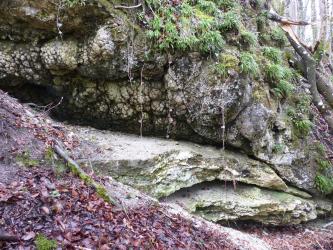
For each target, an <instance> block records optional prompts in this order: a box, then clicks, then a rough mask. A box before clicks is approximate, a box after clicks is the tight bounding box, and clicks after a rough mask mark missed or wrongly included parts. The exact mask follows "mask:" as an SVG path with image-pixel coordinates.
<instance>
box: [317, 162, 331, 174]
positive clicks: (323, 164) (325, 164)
mask: <svg viewBox="0 0 333 250" xmlns="http://www.w3.org/2000/svg"><path fill="white" fill-rule="evenodd" d="M317 163H318V166H319V168H318V170H319V171H320V172H325V171H326V170H329V169H331V168H332V164H331V163H330V162H329V161H327V160H322V159H317Z"/></svg>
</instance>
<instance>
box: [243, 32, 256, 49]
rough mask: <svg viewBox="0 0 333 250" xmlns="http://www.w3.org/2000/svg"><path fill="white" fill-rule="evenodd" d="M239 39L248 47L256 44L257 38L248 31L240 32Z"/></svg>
mask: <svg viewBox="0 0 333 250" xmlns="http://www.w3.org/2000/svg"><path fill="white" fill-rule="evenodd" d="M240 37H241V42H242V43H244V44H246V45H248V46H252V45H255V44H256V43H257V42H258V39H257V36H256V35H255V34H254V33H252V32H250V31H241V33H240Z"/></svg>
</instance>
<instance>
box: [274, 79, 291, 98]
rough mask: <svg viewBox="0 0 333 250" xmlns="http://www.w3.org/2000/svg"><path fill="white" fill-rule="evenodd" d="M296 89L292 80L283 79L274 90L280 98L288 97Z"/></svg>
mask: <svg viewBox="0 0 333 250" xmlns="http://www.w3.org/2000/svg"><path fill="white" fill-rule="evenodd" d="M294 89H295V87H294V85H292V84H291V83H290V82H288V81H285V80H281V81H279V83H278V84H277V86H276V87H275V88H274V89H273V90H274V92H275V94H276V95H277V96H278V97H279V98H282V97H288V96H289V95H290V94H291V93H292V91H293V90H294Z"/></svg>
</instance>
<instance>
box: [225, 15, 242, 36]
mask: <svg viewBox="0 0 333 250" xmlns="http://www.w3.org/2000/svg"><path fill="white" fill-rule="evenodd" d="M240 24H241V21H240V16H239V15H238V14H237V12H235V11H228V12H227V13H225V15H224V17H223V23H222V24H221V26H220V29H221V31H222V32H228V31H236V32H238V31H239V29H240Z"/></svg>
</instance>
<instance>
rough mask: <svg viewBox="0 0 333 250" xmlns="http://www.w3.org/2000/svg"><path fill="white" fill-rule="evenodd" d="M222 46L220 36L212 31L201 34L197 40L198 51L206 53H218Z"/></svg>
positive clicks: (222, 42) (223, 43) (222, 41)
mask: <svg viewBox="0 0 333 250" xmlns="http://www.w3.org/2000/svg"><path fill="white" fill-rule="evenodd" d="M224 45H225V42H224V40H223V37H222V35H221V34H220V32H218V31H214V30H212V31H207V32H205V33H204V34H202V36H201V37H200V40H199V50H200V51H202V52H206V53H207V52H212V53H213V52H216V51H220V50H221V49H222V48H223V46H224Z"/></svg>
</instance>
